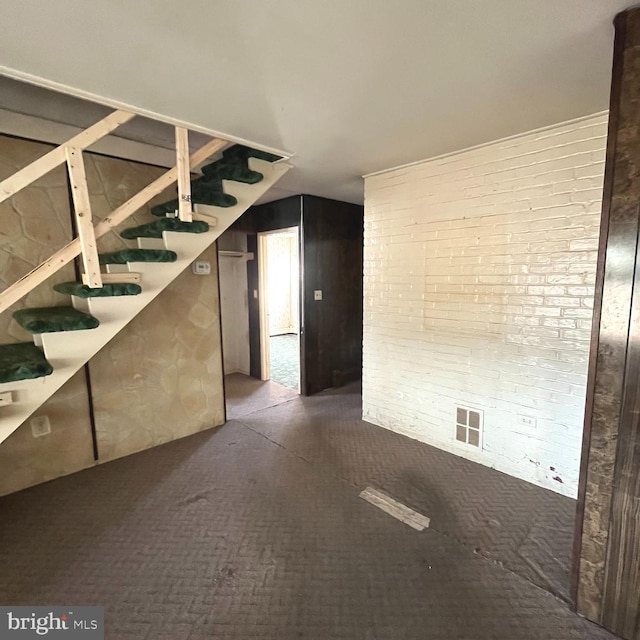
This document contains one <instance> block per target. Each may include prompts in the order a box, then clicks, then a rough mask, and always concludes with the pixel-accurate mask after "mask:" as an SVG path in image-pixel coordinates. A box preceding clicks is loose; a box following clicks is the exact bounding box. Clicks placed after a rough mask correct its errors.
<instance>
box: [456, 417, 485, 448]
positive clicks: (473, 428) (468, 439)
mask: <svg viewBox="0 0 640 640" xmlns="http://www.w3.org/2000/svg"><path fill="white" fill-rule="evenodd" d="M456 440H458V442H464V443H465V444H470V445H471V446H472V447H478V448H479V449H481V448H482V411H479V410H478V409H469V408H467V407H456Z"/></svg>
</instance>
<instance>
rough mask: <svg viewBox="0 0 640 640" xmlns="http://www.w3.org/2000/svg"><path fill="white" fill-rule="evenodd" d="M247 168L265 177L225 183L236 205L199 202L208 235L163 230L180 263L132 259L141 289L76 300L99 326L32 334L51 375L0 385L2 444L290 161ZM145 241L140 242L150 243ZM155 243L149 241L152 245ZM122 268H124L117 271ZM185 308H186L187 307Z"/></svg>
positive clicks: (254, 162)
mask: <svg viewBox="0 0 640 640" xmlns="http://www.w3.org/2000/svg"><path fill="white" fill-rule="evenodd" d="M249 166H250V167H251V168H255V170H256V171H260V172H261V173H263V175H264V179H263V180H262V181H261V182H258V183H256V184H253V185H248V184H244V183H238V182H227V181H225V191H227V190H228V191H227V192H228V193H231V194H233V195H234V196H236V198H237V199H238V203H237V204H236V205H234V206H233V207H227V208H224V207H213V206H204V205H195V206H194V211H195V212H196V214H195V215H194V218H196V216H197V217H198V218H199V219H202V220H208V221H210V223H212V226H211V228H210V229H209V231H208V232H207V233H200V234H191V233H177V232H173V231H165V232H164V233H163V239H162V240H160V241H157V240H156V241H155V242H154V243H153V244H155V245H156V246H158V245H159V243H162V244H163V245H164V246H165V248H167V249H169V250H172V251H176V253H177V254H178V259H177V260H176V262H164V263H158V262H153V263H149V262H130V263H128V264H127V265H126V267H125V269H122V270H123V271H131V272H135V273H139V274H140V275H141V285H142V292H141V293H140V294H138V295H136V296H119V297H114V298H109V297H106V298H89V299H86V300H83V299H80V298H76V297H74V298H73V304H74V306H75V307H77V308H78V309H81V310H86V311H88V312H89V313H90V314H91V315H93V316H95V317H96V318H98V320H100V326H99V327H97V328H96V329H90V330H83V331H68V332H59V333H45V334H40V335H36V336H34V342H35V343H36V344H38V345H39V346H41V348H42V349H43V350H44V353H45V356H46V357H47V360H49V362H50V363H51V365H52V366H53V373H52V374H51V375H49V376H46V377H43V378H36V379H33V380H20V381H16V382H8V383H2V384H0V393H4V392H11V395H12V403H11V404H9V405H7V406H5V407H3V408H1V409H0V443H1V442H3V441H4V440H5V439H6V438H7V437H9V435H11V433H13V432H14V431H15V430H16V429H17V428H18V427H20V425H21V424H23V423H24V422H25V420H27V419H28V418H29V416H30V415H31V414H32V413H33V412H34V411H36V410H37V409H38V408H39V407H40V406H41V405H42V404H43V403H44V402H46V400H48V399H49V398H50V397H51V396H52V395H53V394H54V393H55V392H56V391H57V390H58V389H59V388H60V387H61V386H62V385H63V384H64V383H65V382H67V381H68V380H69V379H70V378H71V377H72V376H73V375H74V374H75V373H76V372H77V371H78V370H79V369H80V368H81V367H82V366H83V365H84V364H86V363H87V362H88V361H89V360H90V359H91V358H92V357H93V356H94V355H95V354H96V353H97V352H98V351H100V349H102V347H104V346H105V345H106V344H107V343H108V342H109V341H110V340H111V339H112V338H113V337H114V336H115V335H116V334H117V333H119V332H120V331H121V330H122V329H123V328H124V327H125V326H126V325H127V324H128V323H129V322H131V320H133V318H135V317H136V316H137V315H138V313H140V312H141V311H142V310H143V309H144V308H145V307H146V306H147V305H148V304H149V303H150V302H151V301H152V300H154V299H155V298H156V297H157V296H158V295H159V294H160V293H161V292H162V291H163V290H164V289H165V288H166V287H167V286H168V285H169V284H170V283H171V282H173V280H175V278H177V277H178V276H179V275H180V274H181V273H182V272H183V271H185V270H186V269H187V268H189V267H190V265H191V263H192V262H193V261H194V260H195V259H196V258H197V257H198V256H199V255H200V254H201V253H202V252H203V251H204V250H205V249H207V248H208V247H209V246H211V244H213V242H215V240H216V239H217V238H218V237H219V236H220V235H221V234H222V233H223V232H224V231H225V230H226V229H227V228H228V227H229V226H230V225H231V224H232V223H233V222H235V220H237V219H238V218H239V217H240V216H241V215H242V214H243V213H244V212H245V211H246V210H247V209H248V208H249V207H250V206H251V205H252V204H253V203H254V202H255V201H256V200H257V199H258V198H260V197H261V196H262V195H263V194H264V193H265V192H266V191H267V190H268V189H269V188H271V186H273V184H275V183H276V182H277V181H278V180H279V179H280V178H281V177H282V176H283V175H284V174H285V173H286V172H287V171H288V170H289V169H290V168H291V165H289V164H286V163H283V162H279V163H277V164H271V163H268V162H265V161H262V160H257V159H254V158H250V159H249ZM146 243H147V240H145V241H142V242H140V243H139V244H142V245H144V244H146ZM148 244H151V243H148ZM117 270H120V269H117ZM185 312H186V311H185Z"/></svg>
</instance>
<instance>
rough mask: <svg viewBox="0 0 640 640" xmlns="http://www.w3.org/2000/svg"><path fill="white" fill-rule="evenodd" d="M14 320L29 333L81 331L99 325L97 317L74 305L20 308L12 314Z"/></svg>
mask: <svg viewBox="0 0 640 640" xmlns="http://www.w3.org/2000/svg"><path fill="white" fill-rule="evenodd" d="M13 317H14V319H15V321H16V322H17V323H18V324H19V325H20V326H21V327H22V328H23V329H26V330H27V331H29V333H53V332H56V331H82V330H84V329H95V328H96V327H98V326H99V325H100V321H99V320H98V319H97V318H94V317H93V316H91V315H89V314H88V313H83V312H82V311H78V310H77V309H75V308H74V307H40V308H37V309H30V308H27V309H20V310H19V311H16V312H15V313H14V314H13Z"/></svg>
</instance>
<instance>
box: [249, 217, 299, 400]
mask: <svg viewBox="0 0 640 640" xmlns="http://www.w3.org/2000/svg"><path fill="white" fill-rule="evenodd" d="M299 242H300V238H299V233H298V227H290V228H288V229H279V230H277V231H269V232H264V233H259V234H258V256H259V263H258V274H259V287H260V296H259V302H260V360H261V372H262V379H263V380H271V381H272V382H276V383H277V384H280V385H282V386H284V387H287V388H288V389H293V390H295V391H296V392H298V393H299V392H300V249H299Z"/></svg>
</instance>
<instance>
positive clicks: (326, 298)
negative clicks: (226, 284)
mask: <svg viewBox="0 0 640 640" xmlns="http://www.w3.org/2000/svg"><path fill="white" fill-rule="evenodd" d="M363 219H364V208H363V207H362V206H359V205H354V204H350V203H347V202H339V201H336V200H327V199H326V198H318V197H315V196H306V195H305V196H293V197H290V198H285V199H283V200H277V201H275V202H271V203H268V204H264V205H260V206H257V207H252V208H251V209H249V211H247V213H246V214H245V215H244V216H243V217H242V218H240V220H239V221H238V222H237V223H236V224H234V226H233V229H238V230H243V231H246V232H247V234H248V235H247V245H248V246H247V250H248V251H251V252H253V253H254V254H255V256H256V259H255V260H252V261H249V262H248V263H247V276H248V284H249V335H250V352H251V355H250V366H251V368H250V371H251V375H252V376H255V377H260V373H261V372H260V330H259V327H260V319H259V308H258V301H257V300H256V299H255V298H254V297H253V290H254V289H257V288H258V260H257V257H258V253H257V252H258V243H257V233H259V232H263V231H274V230H276V229H286V228H288V227H294V226H297V227H299V229H300V258H301V267H302V268H301V275H302V278H301V301H302V304H301V308H300V309H301V323H300V326H301V327H302V333H301V340H300V344H301V360H300V362H301V367H300V373H301V393H302V394H303V395H309V394H313V393H317V392H318V391H322V390H323V389H327V388H329V387H332V386H337V385H340V384H343V383H344V382H347V381H349V380H353V379H358V378H359V377H360V375H361V371H362V241H363ZM318 289H320V290H322V293H323V299H322V300H321V301H316V300H314V291H315V290H318Z"/></svg>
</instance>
